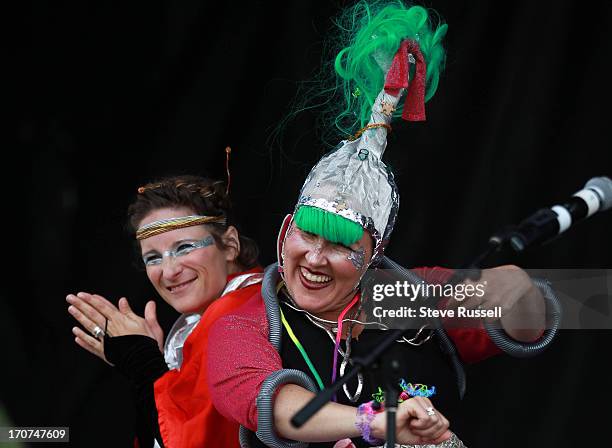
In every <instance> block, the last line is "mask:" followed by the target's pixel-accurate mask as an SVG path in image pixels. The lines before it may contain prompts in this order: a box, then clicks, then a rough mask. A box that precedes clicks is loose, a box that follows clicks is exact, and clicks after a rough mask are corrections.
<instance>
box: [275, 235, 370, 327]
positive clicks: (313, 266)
mask: <svg viewBox="0 0 612 448" xmlns="http://www.w3.org/2000/svg"><path fill="white" fill-rule="evenodd" d="M371 257H372V238H371V237H370V235H369V234H368V233H367V232H365V231H364V232H363V235H362V237H361V239H360V240H359V241H357V242H356V243H354V244H352V245H351V246H350V247H345V246H342V245H340V244H334V243H330V242H329V241H327V240H325V239H324V238H322V237H321V236H318V235H315V234H312V233H308V232H304V231H302V230H300V229H299V228H298V227H297V226H295V224H292V225H291V228H290V229H289V231H288V232H287V236H286V239H285V243H284V248H283V260H284V263H283V271H284V273H285V282H286V284H287V289H288V290H289V293H290V294H291V296H292V297H293V299H294V300H295V302H296V303H297V304H298V305H299V306H300V307H301V308H302V309H304V310H306V311H309V312H311V313H313V314H315V315H317V316H319V317H321V318H324V319H331V320H335V319H336V318H337V317H338V315H339V314H340V312H342V310H343V309H344V307H346V305H347V304H348V303H349V302H350V301H351V299H352V298H353V291H354V289H355V287H356V286H357V283H358V282H359V279H360V278H361V275H362V274H363V272H364V271H365V270H366V269H367V265H368V262H369V261H370V258H371Z"/></svg>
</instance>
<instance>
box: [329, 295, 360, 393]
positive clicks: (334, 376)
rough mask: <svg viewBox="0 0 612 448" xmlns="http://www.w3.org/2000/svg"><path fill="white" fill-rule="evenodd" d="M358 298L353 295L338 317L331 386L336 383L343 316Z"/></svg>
mask: <svg viewBox="0 0 612 448" xmlns="http://www.w3.org/2000/svg"><path fill="white" fill-rule="evenodd" d="M360 296H361V293H357V294H355V297H353V300H351V302H350V303H349V304H348V305H347V306H346V308H344V310H342V312H341V313H340V316H338V332H337V333H336V345H335V346H334V366H333V368H332V378H331V382H332V384H333V383H334V381H336V367H337V366H338V348H339V347H340V339H341V338H342V320H343V319H344V315H345V314H346V313H347V312H348V310H350V309H351V308H352V307H353V305H355V303H357V300H359V297H360Z"/></svg>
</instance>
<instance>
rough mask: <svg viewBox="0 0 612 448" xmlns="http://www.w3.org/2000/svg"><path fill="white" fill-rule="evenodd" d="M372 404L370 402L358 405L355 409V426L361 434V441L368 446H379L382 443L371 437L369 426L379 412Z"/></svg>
mask: <svg viewBox="0 0 612 448" xmlns="http://www.w3.org/2000/svg"><path fill="white" fill-rule="evenodd" d="M373 403H374V402H372V401H370V402H368V403H363V404H360V405H359V407H358V408H357V421H356V422H355V426H356V427H357V429H359V431H360V432H361V437H362V438H363V440H365V441H366V442H368V443H369V444H370V445H380V444H382V443H384V441H383V440H380V439H376V438H374V437H372V428H371V426H370V425H371V424H372V420H374V417H375V416H376V414H378V412H380V410H376V409H375V408H374V406H373Z"/></svg>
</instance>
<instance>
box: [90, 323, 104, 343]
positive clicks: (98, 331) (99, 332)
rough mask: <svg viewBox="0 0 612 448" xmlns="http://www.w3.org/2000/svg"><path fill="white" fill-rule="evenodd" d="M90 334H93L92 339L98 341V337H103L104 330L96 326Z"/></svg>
mask: <svg viewBox="0 0 612 448" xmlns="http://www.w3.org/2000/svg"><path fill="white" fill-rule="evenodd" d="M92 333H93V336H94V338H96V339H98V340H99V339H100V336H102V337H104V330H103V329H101V328H100V327H98V326H97V325H96V326H95V327H94V329H93V331H92Z"/></svg>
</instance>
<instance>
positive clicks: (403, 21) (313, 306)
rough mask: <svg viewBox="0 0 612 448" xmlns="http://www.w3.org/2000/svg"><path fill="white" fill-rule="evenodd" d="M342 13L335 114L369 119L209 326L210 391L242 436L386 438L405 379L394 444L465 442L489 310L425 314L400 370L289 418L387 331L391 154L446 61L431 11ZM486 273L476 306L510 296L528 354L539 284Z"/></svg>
mask: <svg viewBox="0 0 612 448" xmlns="http://www.w3.org/2000/svg"><path fill="white" fill-rule="evenodd" d="M346 16H347V17H348V20H347V21H342V20H340V21H339V23H340V25H341V26H340V27H341V29H342V30H343V31H347V32H348V31H352V30H353V28H356V30H355V31H354V32H353V33H352V34H351V35H350V37H349V38H348V42H349V43H348V44H347V45H346V46H345V47H344V48H343V49H342V50H341V51H340V52H339V54H338V57H337V59H336V65H335V66H336V72H337V74H338V75H339V77H340V82H341V84H340V85H341V87H342V89H343V90H342V91H343V93H344V97H345V98H346V99H347V107H346V109H345V110H344V112H343V114H341V119H340V120H339V121H337V123H338V122H342V116H344V117H345V118H348V119H349V120H354V121H356V122H357V123H359V125H360V127H361V129H360V130H359V131H358V132H357V133H356V134H355V135H354V137H353V138H348V139H346V140H344V141H342V142H341V143H340V145H339V146H338V147H337V148H336V149H334V150H333V151H332V152H330V153H329V154H327V155H325V156H324V157H323V158H322V159H321V160H320V161H319V162H318V163H317V165H315V167H314V168H313V169H312V170H311V172H310V174H309V175H308V177H307V179H306V181H305V183H304V185H303V187H302V190H301V192H300V195H299V198H298V202H297V205H296V207H295V210H294V213H293V215H288V216H287V218H286V220H285V222H284V223H283V226H282V229H281V232H280V235H279V239H278V266H276V265H273V266H272V267H270V268H268V269H267V270H266V273H265V276H264V280H263V283H262V290H261V291H259V292H258V293H257V294H254V295H253V296H252V297H251V298H250V299H248V301H247V302H246V303H244V304H243V305H242V306H241V307H240V308H238V309H236V310H235V311H234V312H232V313H230V314H229V315H227V316H224V317H222V318H220V319H218V320H217V321H216V322H214V323H212V328H211V331H210V337H209V340H208V344H209V347H208V358H207V360H208V380H209V382H210V390H211V395H212V399H213V402H214V404H215V406H216V407H217V409H218V410H219V411H220V412H221V413H222V414H223V415H225V416H226V417H228V418H231V419H232V420H234V421H236V422H238V423H240V424H241V425H242V426H243V428H244V429H243V430H242V431H241V438H242V441H243V443H242V446H273V447H285V446H287V447H303V446H307V445H308V444H310V445H309V446H321V447H332V446H334V447H336V448H341V447H348V446H370V445H377V446H379V445H383V444H384V440H383V439H384V438H385V435H386V410H385V406H386V405H389V406H390V407H391V405H394V404H395V403H385V396H384V391H383V388H384V387H385V385H386V384H388V383H393V384H397V387H398V388H401V393H400V395H399V405H398V409H397V418H396V422H397V431H396V440H397V442H398V443H401V444H411V445H414V444H417V445H425V444H426V445H427V446H432V445H437V446H443V447H459V446H463V444H462V442H461V441H460V440H459V438H458V437H457V436H456V435H454V434H453V433H451V432H450V431H449V420H450V426H451V427H452V422H453V421H454V420H455V419H456V418H459V415H460V414H459V406H460V398H461V395H462V393H463V388H464V384H463V383H462V381H463V379H462V371H461V370H460V362H459V359H458V356H457V353H456V352H457V351H458V352H459V355H460V357H461V358H462V360H463V361H472V362H473V361H477V360H480V359H484V358H486V357H488V356H491V355H493V354H496V353H499V352H500V351H501V350H500V348H498V347H497V345H496V344H495V343H494V342H493V341H492V339H491V338H490V337H489V335H488V333H487V332H486V331H485V330H484V328H483V324H482V321H481V320H480V319H474V320H475V322H474V325H473V326H472V327H463V328H457V329H454V330H448V332H447V331H444V329H443V328H438V327H434V326H433V325H432V324H431V323H430V322H429V321H428V320H425V319H424V320H422V322H421V323H422V325H419V326H416V327H414V330H407V331H406V333H405V335H404V337H403V338H402V339H401V340H399V341H396V343H395V344H393V350H394V352H395V353H396V354H397V356H396V360H397V362H398V364H397V366H396V370H397V372H399V373H398V374H395V373H392V372H390V371H380V370H370V369H368V370H365V371H363V372H362V374H360V375H358V376H357V378H356V379H355V378H354V379H353V380H351V381H349V382H348V384H347V385H346V387H345V388H344V389H343V390H342V391H341V392H340V393H338V394H337V397H336V398H335V401H333V402H329V403H327V404H325V405H324V406H323V407H322V408H321V409H320V410H319V411H318V412H317V413H316V414H315V415H314V416H313V417H312V418H311V419H310V420H309V421H307V422H306V424H304V425H303V426H302V427H301V428H295V427H293V425H292V424H291V423H290V419H291V418H292V416H294V414H295V413H296V412H297V411H298V410H300V409H301V408H302V407H303V406H304V405H305V404H306V403H307V402H308V401H309V400H310V399H312V397H313V396H314V393H315V392H316V391H319V390H322V389H323V388H325V387H327V386H329V385H330V384H331V383H333V382H334V381H335V380H336V379H338V378H340V377H341V376H343V374H344V373H345V369H347V368H350V365H351V362H352V359H354V358H357V357H361V358H363V357H365V356H366V355H368V354H369V353H371V352H372V351H373V350H374V349H375V348H376V347H377V346H378V345H379V344H380V343H381V341H382V340H383V339H384V338H385V334H386V333H385V331H383V330H384V329H385V327H384V325H382V324H380V323H379V322H377V321H376V320H374V319H372V316H371V315H367V313H366V305H367V299H366V298H364V296H365V290H364V287H363V285H362V279H363V276H364V274H366V272H367V270H368V267H370V266H372V267H374V266H376V264H377V263H379V262H381V261H382V260H383V257H384V250H385V247H386V246H387V244H388V242H389V238H390V235H391V232H392V230H393V226H394V223H395V218H396V216H397V210H398V206H399V195H398V191H397V188H396V185H395V182H394V179H393V174H392V173H391V171H390V170H389V169H388V168H387V167H386V165H385V164H384V163H383V161H382V154H383V152H384V150H385V147H386V143H387V141H386V137H387V133H388V131H389V130H390V122H391V118H392V117H393V116H394V115H402V116H403V117H404V118H406V119H408V120H424V119H425V113H424V102H425V100H426V99H428V98H430V97H431V96H432V95H433V93H434V92H435V90H436V86H437V82H438V74H439V71H440V68H441V64H442V62H443V59H444V51H443V49H442V46H441V40H442V38H443V36H444V34H445V32H446V25H438V26H435V25H433V24H432V22H431V20H430V17H429V13H428V11H427V10H426V9H424V8H422V7H418V6H412V7H410V6H406V5H404V4H403V3H401V2H399V1H394V2H382V4H381V2H378V3H377V4H376V5H374V6H372V5H370V4H369V3H366V2H359V3H358V4H357V5H356V6H355V7H354V8H352V9H349V10H348V11H347V12H346ZM328 93H329V92H328ZM404 94H405V95H406V99H405V100H403V103H404V104H403V105H402V104H401V103H400V99H401V98H402V96H403V95H404ZM402 107H403V111H402ZM417 273H418V274H420V277H421V278H422V279H423V281H425V282H427V283H443V282H445V281H446V280H448V279H449V277H450V276H451V274H452V272H450V271H448V270H445V269H440V268H435V269H421V270H418V271H417ZM413 275H414V274H413ZM417 278H418V277H417ZM481 281H483V282H487V283H488V287H487V290H486V294H485V295H484V297H482V298H481V300H480V301H479V303H478V307H479V308H481V309H483V308H484V309H489V308H495V307H496V306H498V305H500V304H501V305H503V306H504V307H505V309H507V310H513V311H514V312H516V313H517V314H518V315H521V317H525V319H523V320H522V321H521V324H522V325H521V326H519V328H517V326H516V321H514V320H513V319H512V318H511V314H510V315H509V316H508V318H503V319H501V321H500V322H499V324H500V325H501V327H502V328H503V331H505V333H507V334H508V335H509V336H510V337H511V339H512V341H513V343H514V344H515V345H518V346H519V347H515V346H512V349H515V351H516V352H517V354H520V353H519V352H520V350H522V349H525V351H527V350H528V348H529V347H528V346H527V345H525V344H529V343H532V342H533V341H536V340H538V338H540V337H541V336H542V331H543V328H544V308H545V303H544V300H543V295H542V293H541V292H540V289H539V288H538V287H537V286H536V285H535V284H534V283H533V282H532V281H531V279H530V278H529V277H528V276H527V274H526V273H525V272H524V271H522V270H521V269H519V268H516V267H501V268H495V269H489V270H483V271H482V278H481ZM463 282H464V284H470V283H472V281H471V280H464V281H463ZM215 307H216V305H213V307H212V309H211V310H214V308H215ZM411 328H412V327H411ZM438 330H439V331H438ZM505 333H504V334H505ZM449 335H450V338H452V341H453V342H454V345H453V344H452V343H451V339H450V338H449ZM507 339H508V340H509V339H510V338H507ZM508 340H506V342H508ZM521 341H522V342H521ZM544 345H545V344H544ZM500 346H502V348H506V345H505V344H504V343H500ZM455 347H456V348H455ZM229 353H231V354H232V355H231V356H229V355H228V354H229ZM447 418H448V420H447ZM247 429H248V430H250V431H254V432H256V436H257V437H253V435H252V433H250V432H249V431H247Z"/></svg>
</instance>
